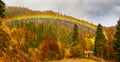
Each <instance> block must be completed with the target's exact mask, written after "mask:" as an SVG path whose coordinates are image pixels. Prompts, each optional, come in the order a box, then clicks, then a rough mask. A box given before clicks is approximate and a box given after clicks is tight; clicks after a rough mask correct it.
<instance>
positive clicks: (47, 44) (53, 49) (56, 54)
mask: <svg viewBox="0 0 120 62" xmlns="http://www.w3.org/2000/svg"><path fill="white" fill-rule="evenodd" d="M62 58H64V49H62V48H61V47H60V44H59V43H58V42H57V41H53V40H47V41H44V42H43V43H42V44H41V45H40V59H41V60H55V59H62Z"/></svg>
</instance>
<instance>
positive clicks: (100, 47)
mask: <svg viewBox="0 0 120 62" xmlns="http://www.w3.org/2000/svg"><path fill="white" fill-rule="evenodd" d="M102 29H103V27H102V25H101V24H98V26H97V31H96V37H95V43H94V55H95V56H99V57H100V56H102V55H103V54H104V53H103V52H104V51H105V45H104V44H103V43H104V41H105V36H104V34H103V30H102Z"/></svg>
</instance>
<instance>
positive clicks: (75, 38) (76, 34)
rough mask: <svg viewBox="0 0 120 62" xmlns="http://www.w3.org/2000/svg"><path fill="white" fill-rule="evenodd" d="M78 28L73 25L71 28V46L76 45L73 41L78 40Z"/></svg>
mask: <svg viewBox="0 0 120 62" xmlns="http://www.w3.org/2000/svg"><path fill="white" fill-rule="evenodd" d="M78 34H79V33H78V26H77V25H76V24H75V25H74V27H73V36H72V44H71V45H72V46H74V45H75V44H76V42H75V41H77V40H78V39H77V38H78Z"/></svg>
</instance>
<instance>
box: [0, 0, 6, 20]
mask: <svg viewBox="0 0 120 62" xmlns="http://www.w3.org/2000/svg"><path fill="white" fill-rule="evenodd" d="M4 13H5V3H4V2H3V1H2V0H0V17H1V18H4V17H5V14H4Z"/></svg>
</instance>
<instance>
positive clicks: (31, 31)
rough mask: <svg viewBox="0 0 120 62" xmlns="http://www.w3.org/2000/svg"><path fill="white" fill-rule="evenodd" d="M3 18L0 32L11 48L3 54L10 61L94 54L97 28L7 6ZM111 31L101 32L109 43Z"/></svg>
mask: <svg viewBox="0 0 120 62" xmlns="http://www.w3.org/2000/svg"><path fill="white" fill-rule="evenodd" d="M5 14H6V17H5V18H4V19H2V20H3V22H4V25H3V26H1V27H0V29H1V30H2V31H4V30H5V31H4V33H8V36H9V37H10V39H9V40H7V42H9V43H10V44H9V45H8V46H9V47H6V48H7V49H8V50H5V51H4V52H5V53H6V54H5V53H2V57H3V58H6V57H7V58H9V60H10V59H11V58H10V57H11V56H12V55H13V53H15V55H14V58H13V61H14V60H19V61H20V62H21V61H29V60H31V61H32V62H34V61H36V62H37V61H39V60H55V59H63V58H74V57H84V51H86V50H93V46H94V39H95V31H96V25H94V24H91V23H88V22H87V21H84V20H79V19H76V18H74V17H71V16H66V15H63V14H60V13H57V12H53V11H32V10H30V9H27V8H20V7H9V6H8V7H6V13H5ZM4 28H6V29H4ZM114 29H115V27H107V28H106V27H105V28H104V31H105V35H106V36H107V37H108V38H109V39H110V40H111V39H112V40H114V33H115V30H114ZM110 34H111V35H110ZM1 35H3V34H1ZM3 36H4V35H3ZM6 37H7V36H6ZM76 37H77V38H76ZM111 42H113V41H111ZM4 46H6V45H4ZM3 50H4V48H3ZM9 51H10V52H9ZM8 56H10V57H8ZM20 56H22V57H20ZM21 58H24V59H23V60H20V59H21Z"/></svg>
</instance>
